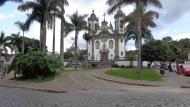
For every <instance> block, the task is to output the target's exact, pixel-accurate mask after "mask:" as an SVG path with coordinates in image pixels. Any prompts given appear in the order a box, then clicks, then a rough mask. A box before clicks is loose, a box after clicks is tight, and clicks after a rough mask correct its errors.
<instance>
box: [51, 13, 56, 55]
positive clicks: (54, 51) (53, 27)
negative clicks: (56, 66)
mask: <svg viewBox="0 0 190 107" xmlns="http://www.w3.org/2000/svg"><path fill="white" fill-rule="evenodd" d="M55 21H56V20H55V10H54V18H53V49H52V51H53V55H55Z"/></svg>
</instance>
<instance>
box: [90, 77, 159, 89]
mask: <svg viewBox="0 0 190 107" xmlns="http://www.w3.org/2000/svg"><path fill="white" fill-rule="evenodd" d="M93 76H94V77H95V78H98V79H102V80H106V81H110V82H115V83H120V84H126V85H135V86H148V87H159V85H152V84H141V83H130V82H123V81H117V80H113V79H108V78H105V77H102V76H98V75H97V74H93Z"/></svg>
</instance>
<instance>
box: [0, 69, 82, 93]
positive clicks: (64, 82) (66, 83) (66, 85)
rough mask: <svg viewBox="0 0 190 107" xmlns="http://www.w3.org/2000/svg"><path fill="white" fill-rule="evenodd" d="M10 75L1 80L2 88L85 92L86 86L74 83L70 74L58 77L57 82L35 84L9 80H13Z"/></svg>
mask: <svg viewBox="0 0 190 107" xmlns="http://www.w3.org/2000/svg"><path fill="white" fill-rule="evenodd" d="M11 76H12V75H11V74H9V75H8V76H7V77H6V78H4V79H0V86H2V87H11V88H23V89H29V90H36V91H45V92H53V93H64V92H67V91H79V90H83V89H84V88H85V86H83V85H81V84H78V83H76V82H74V81H73V80H72V79H71V78H70V77H69V73H68V72H65V73H62V74H60V75H58V76H57V77H56V78H55V80H52V81H48V82H41V83H34V82H28V81H14V80H9V79H10V78H11Z"/></svg>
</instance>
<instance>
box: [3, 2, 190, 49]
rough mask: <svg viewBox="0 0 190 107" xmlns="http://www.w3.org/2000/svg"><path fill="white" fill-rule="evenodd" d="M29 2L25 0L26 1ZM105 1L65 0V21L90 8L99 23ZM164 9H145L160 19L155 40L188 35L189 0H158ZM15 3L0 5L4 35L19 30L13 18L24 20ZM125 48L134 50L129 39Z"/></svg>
mask: <svg viewBox="0 0 190 107" xmlns="http://www.w3.org/2000/svg"><path fill="white" fill-rule="evenodd" d="M25 1H28V0H25ZM106 1H107V0H68V2H69V6H68V7H65V10H66V14H65V17H66V20H67V21H69V19H68V16H69V15H72V14H73V13H74V12H76V10H78V12H79V14H87V15H88V16H90V14H91V13H92V10H94V11H95V14H96V16H97V17H98V18H99V23H101V22H102V21H103V14H104V13H107V10H108V8H109V7H108V5H106ZM161 3H162V5H163V9H156V8H154V7H152V6H149V7H148V9H151V10H155V11H157V12H159V14H160V15H159V19H156V20H155V22H156V23H157V27H156V28H152V29H151V30H152V34H153V36H154V38H155V39H162V38H163V37H165V36H171V37H172V38H173V39H174V40H179V39H182V38H190V20H189V19H190V8H189V6H190V0H183V2H181V0H161ZM18 5H20V4H18V3H12V2H7V3H6V4H5V5H4V6H2V7H0V31H3V32H5V34H6V35H10V34H11V33H18V32H19V29H18V27H17V26H16V25H15V24H14V23H15V22H16V21H22V22H24V21H25V20H26V18H27V17H26V13H28V12H19V11H18V10H17V7H18ZM122 10H123V11H124V13H125V14H126V15H127V14H129V13H130V12H132V10H133V6H131V5H129V6H127V7H123V8H122ZM105 19H106V21H107V22H110V21H111V23H112V24H113V25H114V19H113V15H108V14H106V17H105ZM39 32H40V26H39V23H37V22H34V23H33V24H32V26H31V28H30V30H29V31H28V32H26V34H25V35H26V36H27V37H30V38H36V39H39V34H40V33H39ZM83 33H84V32H81V33H80V34H79V47H80V48H83V49H85V45H86V43H85V41H84V40H83V39H82V35H83ZM73 36H74V33H70V34H69V35H68V36H67V37H66V38H65V49H66V48H69V47H70V46H71V45H72V44H73V42H74V41H73V40H72V39H71V38H72V37H73ZM47 46H48V50H49V51H50V52H51V51H52V30H50V29H49V30H48V31H47ZM59 47H60V20H59V19H57V20H56V52H59ZM126 49H127V50H133V49H135V47H134V41H129V42H128V43H127V46H126Z"/></svg>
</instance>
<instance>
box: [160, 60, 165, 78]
mask: <svg viewBox="0 0 190 107" xmlns="http://www.w3.org/2000/svg"><path fill="white" fill-rule="evenodd" d="M160 74H161V75H162V77H163V76H164V74H165V67H164V63H163V62H161V64H160Z"/></svg>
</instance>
